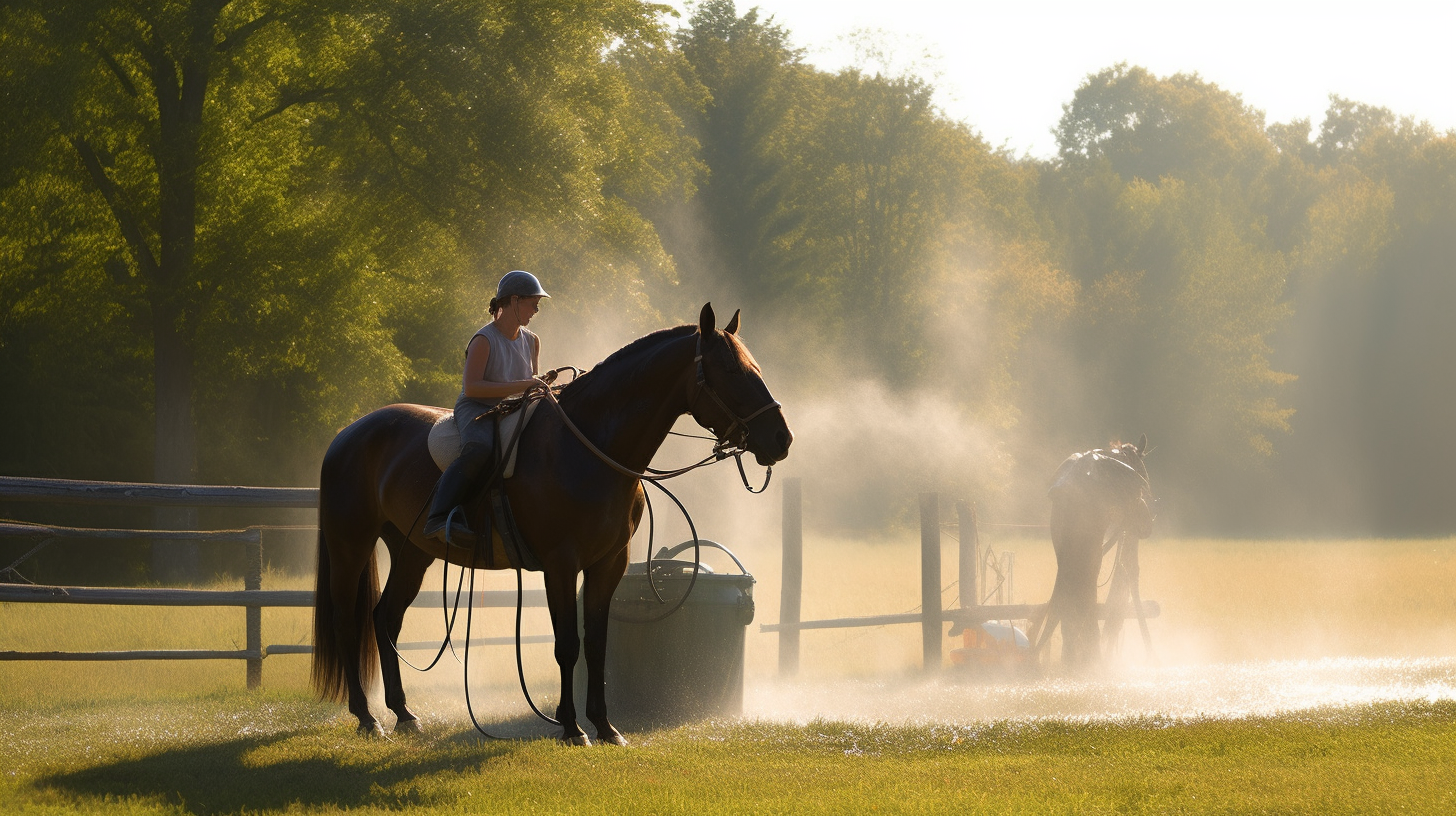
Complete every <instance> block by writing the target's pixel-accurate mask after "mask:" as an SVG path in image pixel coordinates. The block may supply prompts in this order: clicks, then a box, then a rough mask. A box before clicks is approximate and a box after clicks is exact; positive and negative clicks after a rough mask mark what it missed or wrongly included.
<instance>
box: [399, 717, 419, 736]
mask: <svg viewBox="0 0 1456 816" xmlns="http://www.w3.org/2000/svg"><path fill="white" fill-rule="evenodd" d="M394 733H396V734H399V735H400V736H414V735H418V734H423V733H425V729H424V728H423V727H422V726H421V725H420V721H419V720H418V719H413V720H400V721H398V722H396V723H395V724H394Z"/></svg>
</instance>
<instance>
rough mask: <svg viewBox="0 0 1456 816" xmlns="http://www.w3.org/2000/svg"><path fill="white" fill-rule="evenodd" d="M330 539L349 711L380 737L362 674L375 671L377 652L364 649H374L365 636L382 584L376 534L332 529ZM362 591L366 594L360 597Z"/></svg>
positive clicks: (336, 624)
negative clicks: (376, 595) (374, 655)
mask: <svg viewBox="0 0 1456 816" xmlns="http://www.w3.org/2000/svg"><path fill="white" fill-rule="evenodd" d="M331 526H332V525H331ZM338 526H342V525H338ZM334 529H337V527H334ZM328 538H329V552H330V555H331V561H332V564H331V573H330V575H329V593H330V594H331V595H332V597H333V601H334V638H335V642H336V643H337V644H338V648H339V654H340V656H341V658H342V661H341V662H342V663H343V668H344V678H345V684H346V685H347V686H348V689H349V713H350V714H353V715H354V716H355V717H358V718H359V729H358V730H359V733H360V734H362V735H364V736H377V735H380V734H382V733H383V729H381V728H380V727H379V721H378V720H376V719H375V718H374V715H373V714H371V713H370V712H369V695H368V694H367V693H366V692H365V690H364V683H363V677H362V674H363V672H365V671H368V672H370V673H372V672H373V668H374V659H373V655H372V654H366V653H365V652H364V648H365V647H366V646H367V647H368V648H370V649H372V648H374V644H373V643H368V642H367V641H366V639H365V638H366V637H367V636H368V635H369V633H370V632H371V630H373V628H374V627H373V625H372V620H371V619H370V612H371V610H370V609H369V607H370V606H372V605H373V604H374V595H375V593H376V592H377V587H378V586H379V579H378V576H377V574H376V573H375V559H374V542H375V540H376V536H375V534H374V533H373V532H372V531H371V532H360V531H358V530H352V531H348V532H347V533H342V534H341V533H338V532H332V531H331V532H330V533H329V537H328ZM366 542H367V543H366ZM336 544H338V545H340V546H335V545H336ZM361 594H362V595H364V597H362V598H361V597H359V596H360V595H361Z"/></svg>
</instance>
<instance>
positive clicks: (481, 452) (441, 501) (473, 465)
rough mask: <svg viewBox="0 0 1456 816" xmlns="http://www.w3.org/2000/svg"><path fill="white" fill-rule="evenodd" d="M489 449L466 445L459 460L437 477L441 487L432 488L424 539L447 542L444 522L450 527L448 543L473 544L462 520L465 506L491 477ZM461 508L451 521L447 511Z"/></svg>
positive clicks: (470, 534)
mask: <svg viewBox="0 0 1456 816" xmlns="http://www.w3.org/2000/svg"><path fill="white" fill-rule="evenodd" d="M490 454H491V449H490V447H489V446H487V445H480V444H474V443H471V444H467V445H466V446H465V448H464V449H463V450H461V451H460V458H458V459H456V460H455V461H454V462H451V463H450V467H448V468H445V472H444V473H442V474H441V475H440V484H439V486H438V487H436V488H435V500H434V502H433V503H432V504H431V505H430V516H429V518H427V519H426V520H425V529H424V534H425V537H426V538H434V539H438V540H440V541H445V540H446V535H447V533H446V523H447V522H448V524H449V527H448V529H449V532H448V536H449V540H450V543H452V544H466V545H468V544H472V543H474V541H475V532H474V531H473V530H471V529H470V525H469V524H467V523H466V521H465V507H464V505H465V504H466V503H468V502H469V501H470V500H471V499H474V498H475V497H476V495H477V494H479V493H480V491H481V490H483V489H484V488H485V480H486V479H487V478H488V477H489V476H490V464H491V455H490ZM457 507H458V508H460V512H458V513H456V514H455V516H454V518H451V517H450V511H451V510H454V509H455V508H457Z"/></svg>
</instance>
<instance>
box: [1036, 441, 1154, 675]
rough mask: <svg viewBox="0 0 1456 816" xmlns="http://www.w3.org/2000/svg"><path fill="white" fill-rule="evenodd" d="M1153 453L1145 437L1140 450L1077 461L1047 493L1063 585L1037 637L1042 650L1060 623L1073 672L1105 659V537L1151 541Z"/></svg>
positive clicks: (1079, 456)
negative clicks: (1101, 615)
mask: <svg viewBox="0 0 1456 816" xmlns="http://www.w3.org/2000/svg"><path fill="white" fill-rule="evenodd" d="M1147 445H1148V438H1147V436H1146V435H1144V436H1142V437H1141V438H1140V439H1138V442H1137V444H1136V445H1131V444H1126V445H1124V444H1114V445H1111V446H1109V447H1108V449H1107V450H1093V451H1087V452H1086V453H1074V454H1072V455H1071V456H1069V457H1067V459H1066V460H1065V461H1063V462H1062V464H1061V467H1059V468H1057V473H1056V476H1054V477H1053V478H1052V485H1051V488H1050V489H1049V490H1048V491H1047V495H1048V496H1049V497H1050V498H1051V503H1052V510H1051V532H1052V549H1053V550H1055V551H1056V556H1057V579H1056V583H1055V584H1054V585H1053V587H1052V597H1051V602H1050V603H1049V604H1048V605H1047V617H1046V619H1045V621H1044V622H1043V624H1042V625H1041V627H1039V630H1040V631H1039V633H1038V634H1037V636H1036V639H1037V647H1038V649H1039V648H1040V647H1041V645H1042V644H1043V643H1045V641H1046V639H1047V638H1048V637H1050V635H1051V632H1052V630H1053V629H1054V628H1056V626H1057V624H1058V623H1060V624H1061V625H1062V660H1063V662H1064V663H1066V664H1067V665H1069V666H1085V665H1087V664H1089V663H1092V662H1094V661H1096V660H1097V659H1098V657H1099V656H1100V654H1101V650H1100V647H1099V645H1098V633H1097V617H1098V616H1097V576H1098V573H1099V572H1100V571H1101V569H1102V556H1103V554H1104V552H1105V550H1106V548H1105V545H1104V540H1105V537H1106V536H1107V535H1108V534H1109V533H1112V534H1113V535H1119V536H1120V535H1123V534H1124V533H1125V534H1126V535H1127V536H1129V537H1131V539H1132V540H1133V541H1134V545H1133V546H1136V544H1135V542H1136V539H1138V538H1147V537H1148V536H1149V535H1152V530H1153V512H1152V504H1151V502H1152V493H1151V489H1150V487H1149V484H1148V469H1147V466H1146V465H1145V464H1144V463H1143V456H1144V455H1145V454H1146V453H1147ZM1118 623H1119V624H1120V623H1121V621H1120V620H1119V621H1118Z"/></svg>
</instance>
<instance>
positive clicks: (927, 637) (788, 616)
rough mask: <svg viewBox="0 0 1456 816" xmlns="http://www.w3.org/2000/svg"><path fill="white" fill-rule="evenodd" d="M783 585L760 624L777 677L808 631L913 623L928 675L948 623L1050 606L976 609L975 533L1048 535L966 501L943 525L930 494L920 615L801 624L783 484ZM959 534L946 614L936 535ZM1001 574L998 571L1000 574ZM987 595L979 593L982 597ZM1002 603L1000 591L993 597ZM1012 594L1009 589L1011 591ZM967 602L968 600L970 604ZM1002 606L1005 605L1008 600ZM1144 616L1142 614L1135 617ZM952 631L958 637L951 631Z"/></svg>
mask: <svg viewBox="0 0 1456 816" xmlns="http://www.w3.org/2000/svg"><path fill="white" fill-rule="evenodd" d="M783 486H784V488H783V489H784V507H783V581H782V584H781V585H780V592H781V595H780V598H781V600H780V607H779V622H778V623H766V624H760V626H759V631H761V632H776V633H778V636H779V674H780V675H781V676H785V677H788V676H792V675H794V674H795V673H796V672H798V669H799V646H800V638H799V633H800V632H803V631H805V630H810V629H854V628H858V627H866V626H892V625H896V624H903V623H918V624H920V626H921V647H922V660H923V664H922V665H923V666H924V667H925V669H926V670H934V669H936V668H939V667H940V665H941V662H942V658H943V654H944V652H943V646H944V641H945V626H944V624H945V623H947V622H951V623H955V624H958V625H960V626H972V625H979V624H982V623H986V622H988V621H1022V620H1037V619H1039V618H1041V616H1042V613H1043V612H1044V611H1045V610H1046V608H1047V605H1046V604H1044V603H1042V604H1014V603H1004V604H1002V603H997V604H985V603H980V604H978V603H976V601H977V600H981V601H984V600H987V599H989V598H990V595H991V593H990V590H991V589H992V587H989V586H985V584H988V583H990V582H989V576H987V575H978V574H977V565H979V564H980V563H981V543H980V528H982V527H993V528H1003V529H1020V530H1042V531H1048V532H1050V530H1051V527H1050V526H1049V525H1046V524H1015V523H1003V522H986V521H982V520H980V519H979V518H977V515H976V508H975V506H974V505H972V504H971V503H970V502H965V501H958V502H956V503H955V513H956V518H955V520H954V521H949V520H948V521H946V522H945V523H942V522H941V516H940V503H939V501H940V499H939V496H938V495H937V494H935V493H923V494H921V496H920V611H918V612H903V613H899V614H891V615H862V616H858V617H847V618H826V619H823V620H810V621H805V620H800V619H799V618H800V614H801V611H802V608H803V584H804V568H803V564H804V535H803V518H802V514H803V506H804V500H803V483H802V481H801V480H800V479H799V478H798V477H792V476H791V477H788V478H785V479H784V480H783ZM947 529H953V530H957V532H958V535H957V536H956V541H957V545H958V549H959V558H958V559H957V565H956V573H957V574H956V580H957V585H958V586H959V587H960V593H959V594H960V599H961V600H960V606H959V607H958V608H954V609H943V608H942V606H941V587H942V584H941V557H940V549H941V534H942V532H943V531H944V530H947ZM998 569H999V568H998ZM1006 569H1007V574H1006V576H1003V578H1004V582H1006V583H1008V584H1009V581H1010V578H1009V574H1010V572H1009V571H1010V562H1009V561H1008V564H1007V567H1006ZM983 593H984V594H983ZM995 594H996V596H997V598H998V599H999V597H1000V590H999V589H997V590H996V593H995ZM1008 595H1009V589H1008ZM967 599H970V601H969V602H967ZM1007 600H1010V598H1009V597H1008V598H1007ZM1161 612H1162V607H1161V606H1159V604H1158V602H1157V601H1142V602H1141V606H1133V605H1132V604H1131V603H1130V602H1129V603H1128V604H1126V605H1118V611H1116V612H1113V613H1109V612H1108V609H1107V604H1103V603H1099V604H1098V605H1097V617H1098V619H1099V620H1112V619H1131V618H1136V617H1141V618H1143V619H1146V618H1156V617H1158V616H1159V615H1160V614H1161ZM1139 613H1141V615H1139ZM951 631H955V629H954V628H953V629H952V630H951Z"/></svg>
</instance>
